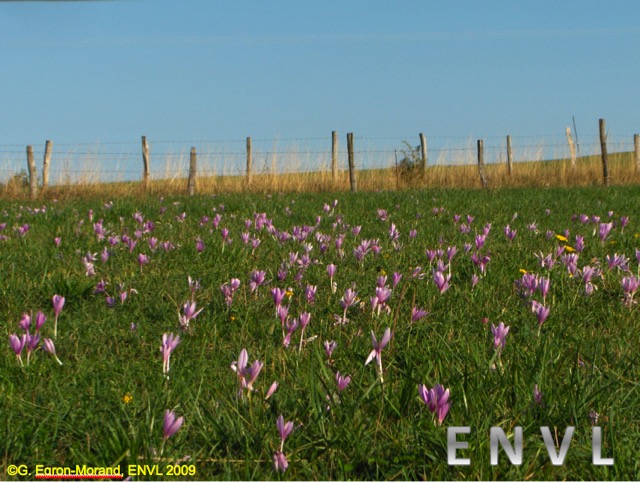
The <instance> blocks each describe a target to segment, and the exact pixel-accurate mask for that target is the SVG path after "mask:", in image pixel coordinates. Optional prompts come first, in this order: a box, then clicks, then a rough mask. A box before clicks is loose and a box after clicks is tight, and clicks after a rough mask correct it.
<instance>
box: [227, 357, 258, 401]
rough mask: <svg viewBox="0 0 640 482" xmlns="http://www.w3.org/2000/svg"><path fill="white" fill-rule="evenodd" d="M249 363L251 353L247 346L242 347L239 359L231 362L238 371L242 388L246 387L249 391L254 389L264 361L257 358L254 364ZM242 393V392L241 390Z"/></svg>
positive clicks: (232, 366)
mask: <svg viewBox="0 0 640 482" xmlns="http://www.w3.org/2000/svg"><path fill="white" fill-rule="evenodd" d="M248 365H249V354H248V353H247V350H246V349H245V348H243V349H242V351H241V352H240V355H239V356H238V361H234V362H233V363H232V364H231V369H232V370H233V371H234V372H236V374H237V375H238V379H239V380H240V385H241V389H246V390H247V392H252V391H253V382H255V380H256V378H258V375H259V374H260V371H261V370H262V366H263V363H262V362H260V361H258V360H256V361H254V362H253V365H251V366H248ZM241 393H242V392H241Z"/></svg>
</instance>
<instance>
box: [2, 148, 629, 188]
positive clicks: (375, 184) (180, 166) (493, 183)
mask: <svg viewBox="0 0 640 482" xmlns="http://www.w3.org/2000/svg"><path fill="white" fill-rule="evenodd" d="M467 157H469V158H468V159H467V158H465V159H461V162H459V163H458V164H457V165H443V164H441V163H440V162H439V161H436V164H435V165H429V166H427V169H426V171H425V173H424V174H423V173H422V172H420V171H418V170H414V171H412V172H403V171H402V170H398V169H397V168H396V167H395V166H394V163H393V160H391V161H390V162H389V167H388V168H383V169H370V170H360V171H358V172H357V187H358V190H359V191H377V190H394V189H421V188H470V189H480V188H481V184H480V177H479V175H478V168H477V165H476V164H475V159H473V158H471V157H470V156H467ZM533 157H535V156H533ZM186 158H187V155H186V154H185V153H181V154H177V155H176V156H174V157H172V158H171V159H167V161H166V165H165V172H164V175H163V176H162V177H163V178H162V179H155V180H153V179H152V181H151V183H150V185H149V189H148V190H146V191H145V190H144V187H143V185H142V182H130V181H129V182H126V181H120V182H109V183H104V182H100V180H99V179H98V178H96V177H92V176H91V175H87V176H83V177H80V178H79V179H77V180H75V181H71V180H70V179H66V180H65V179H62V180H58V182H57V184H55V185H53V186H50V187H49V188H48V189H47V190H46V192H43V191H42V190H40V191H39V193H38V197H39V198H45V199H52V198H57V199H64V198H70V197H71V198H72V197H95V196H103V197H104V196H107V197H109V196H143V195H146V194H153V195H180V194H185V193H186V189H187V178H186V172H187V170H188V169H186V168H185V166H186V165H187V159H186ZM279 161H281V165H278V162H279ZM304 161H305V160H304V159H300V158H296V157H290V158H287V159H278V158H277V157H276V156H275V155H273V156H272V158H271V159H270V161H269V163H267V162H265V165H264V166H262V169H261V171H260V172H254V173H253V175H252V180H251V183H250V184H248V183H247V179H246V176H245V175H244V174H242V175H241V174H238V173H237V172H236V173H230V172H228V170H227V169H223V172H221V173H218V172H216V169H215V167H214V168H209V169H207V168H206V166H207V164H206V163H204V169H200V170H199V173H198V178H197V192H198V193H201V194H205V193H240V192H268V193H274V192H328V191H348V190H349V189H350V183H349V172H348V171H347V170H340V171H338V173H337V176H336V179H335V180H334V178H333V175H332V172H331V171H330V169H329V167H328V164H329V162H328V159H327V160H323V162H322V163H321V165H322V169H321V170H319V171H316V172H304V173H300V172H284V173H279V172H282V171H286V170H289V171H296V170H299V169H300V168H301V166H304V165H305V162H304ZM209 165H211V164H209ZM212 165H213V166H215V165H216V164H215V163H213V164H212ZM485 168H486V173H487V177H488V179H489V188H490V189H500V188H517V187H571V186H593V185H602V184H603V170H602V163H601V160H600V157H599V156H588V157H582V158H579V159H578V162H577V167H576V168H575V169H572V167H571V163H570V161H569V160H567V159H560V160H554V161H530V162H515V163H514V165H513V173H512V175H509V173H508V168H507V165H506V163H492V164H487V165H486V166H485ZM88 171H90V170H88ZM152 178H153V176H152ZM609 178H610V185H622V184H638V183H640V173H638V172H637V170H636V166H635V161H634V155H633V153H632V152H624V153H615V154H610V155H609ZM28 189H29V188H28V183H25V182H24V179H21V178H20V176H14V177H13V178H11V179H10V180H9V181H7V182H5V183H4V184H2V185H1V186H0V194H1V195H2V197H3V198H5V199H27V198H28V197H29V190H28Z"/></svg>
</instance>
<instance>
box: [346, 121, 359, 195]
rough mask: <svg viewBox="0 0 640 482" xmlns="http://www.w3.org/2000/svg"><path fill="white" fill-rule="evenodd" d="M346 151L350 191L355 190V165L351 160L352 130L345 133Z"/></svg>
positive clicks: (356, 186)
mask: <svg viewBox="0 0 640 482" xmlns="http://www.w3.org/2000/svg"><path fill="white" fill-rule="evenodd" d="M347 153H348V156H349V184H350V186H351V192H357V190H358V185H357V182H356V166H355V165H354V162H353V132H349V133H348V134H347Z"/></svg>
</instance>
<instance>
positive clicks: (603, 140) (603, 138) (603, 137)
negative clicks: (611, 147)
mask: <svg viewBox="0 0 640 482" xmlns="http://www.w3.org/2000/svg"><path fill="white" fill-rule="evenodd" d="M598 123H599V125H600V149H601V150H602V176H603V177H604V185H605V186H607V187H609V166H608V157H607V129H606V127H605V121H604V119H600V120H599V121H598Z"/></svg>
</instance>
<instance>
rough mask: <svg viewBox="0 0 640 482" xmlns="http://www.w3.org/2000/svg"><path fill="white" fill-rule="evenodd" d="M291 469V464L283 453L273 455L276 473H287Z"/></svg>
mask: <svg viewBox="0 0 640 482" xmlns="http://www.w3.org/2000/svg"><path fill="white" fill-rule="evenodd" d="M287 467H289V462H288V461H287V457H285V455H284V453H282V451H280V450H278V451H277V452H274V454H273V469H274V470H275V471H276V472H285V471H286V470H287Z"/></svg>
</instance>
